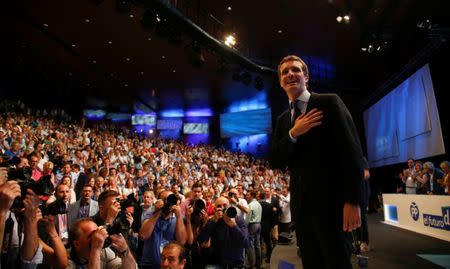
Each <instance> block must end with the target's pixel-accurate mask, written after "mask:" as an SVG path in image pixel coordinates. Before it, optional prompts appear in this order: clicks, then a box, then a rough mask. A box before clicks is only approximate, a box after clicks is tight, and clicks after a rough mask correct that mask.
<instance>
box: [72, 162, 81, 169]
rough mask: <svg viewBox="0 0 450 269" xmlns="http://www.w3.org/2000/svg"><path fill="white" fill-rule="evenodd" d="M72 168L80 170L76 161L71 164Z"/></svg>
mask: <svg viewBox="0 0 450 269" xmlns="http://www.w3.org/2000/svg"><path fill="white" fill-rule="evenodd" d="M72 169H76V170H80V165H79V164H77V163H74V164H72Z"/></svg>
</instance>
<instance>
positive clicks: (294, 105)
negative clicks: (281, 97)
mask: <svg viewBox="0 0 450 269" xmlns="http://www.w3.org/2000/svg"><path fill="white" fill-rule="evenodd" d="M300 102H301V101H300V100H295V101H294V102H291V111H292V109H293V110H294V113H293V116H292V119H291V125H294V123H295V120H296V119H297V118H298V116H300V114H301V113H302V112H301V111H300Z"/></svg>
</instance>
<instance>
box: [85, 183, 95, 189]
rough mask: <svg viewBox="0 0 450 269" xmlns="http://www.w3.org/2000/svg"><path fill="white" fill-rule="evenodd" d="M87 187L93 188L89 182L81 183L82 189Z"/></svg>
mask: <svg viewBox="0 0 450 269" xmlns="http://www.w3.org/2000/svg"><path fill="white" fill-rule="evenodd" d="M87 187H89V188H91V189H93V188H92V186H91V185H90V184H89V183H86V184H84V185H83V189H84V188H87Z"/></svg>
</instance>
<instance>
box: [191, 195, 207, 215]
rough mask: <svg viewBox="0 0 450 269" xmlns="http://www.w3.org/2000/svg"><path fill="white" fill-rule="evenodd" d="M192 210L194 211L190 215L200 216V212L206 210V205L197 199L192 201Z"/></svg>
mask: <svg viewBox="0 0 450 269" xmlns="http://www.w3.org/2000/svg"><path fill="white" fill-rule="evenodd" d="M192 208H193V209H194V211H193V212H192V214H195V215H200V213H201V212H202V210H205V209H206V204H205V201H203V200H202V199H197V200H195V201H194V203H193V205H192Z"/></svg>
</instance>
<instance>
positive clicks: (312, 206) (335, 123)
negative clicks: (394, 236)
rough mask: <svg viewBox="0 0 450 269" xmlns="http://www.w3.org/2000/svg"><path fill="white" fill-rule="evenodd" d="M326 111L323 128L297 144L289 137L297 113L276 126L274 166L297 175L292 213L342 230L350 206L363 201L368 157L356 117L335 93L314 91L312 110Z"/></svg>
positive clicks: (293, 180)
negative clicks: (344, 209) (356, 123)
mask: <svg viewBox="0 0 450 269" xmlns="http://www.w3.org/2000/svg"><path fill="white" fill-rule="evenodd" d="M313 108H317V109H319V110H321V111H323V115H324V117H323V118H322V124H321V125H319V126H316V127H314V128H312V129H310V130H309V132H307V133H306V134H304V135H301V136H299V137H298V138H297V142H296V143H293V142H292V141H291V139H290V137H289V134H288V132H289V130H290V128H291V114H290V111H289V110H287V111H285V112H284V113H283V114H281V115H280V116H279V117H278V119H277V123H276V127H275V131H274V133H273V138H272V149H271V156H270V161H271V165H272V167H273V168H278V169H281V170H285V169H286V168H287V167H288V168H289V170H290V171H291V179H290V188H291V214H292V216H293V218H294V219H293V220H294V221H296V222H298V218H299V216H300V214H299V212H300V211H302V214H308V215H309V216H311V217H314V218H316V219H317V220H318V221H319V222H321V221H323V222H325V223H327V224H330V222H334V224H336V225H340V227H342V217H343V216H342V215H343V214H342V212H343V211H342V209H343V204H344V203H345V202H350V203H352V204H360V203H361V200H362V182H363V167H364V164H363V154H362V150H361V145H360V141H359V137H358V133H357V131H356V128H355V125H354V123H353V120H352V117H351V115H350V113H349V111H348V110H347V108H346V106H345V105H344V103H343V102H342V100H341V99H340V98H339V97H338V96H337V95H335V94H315V93H311V97H310V100H309V102H308V106H307V112H308V111H310V110H311V109H313Z"/></svg>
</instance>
